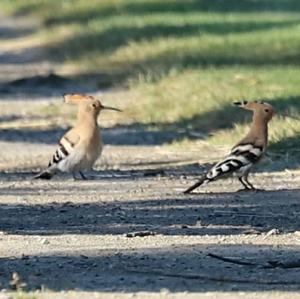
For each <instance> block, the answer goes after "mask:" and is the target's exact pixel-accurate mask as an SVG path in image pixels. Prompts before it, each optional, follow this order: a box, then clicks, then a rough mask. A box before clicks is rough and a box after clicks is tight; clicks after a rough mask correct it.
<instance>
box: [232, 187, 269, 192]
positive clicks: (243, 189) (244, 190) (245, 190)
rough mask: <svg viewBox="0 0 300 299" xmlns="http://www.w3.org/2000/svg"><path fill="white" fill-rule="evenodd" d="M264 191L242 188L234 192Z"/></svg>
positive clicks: (261, 190)
mask: <svg viewBox="0 0 300 299" xmlns="http://www.w3.org/2000/svg"><path fill="white" fill-rule="evenodd" d="M263 191H266V190H264V189H257V188H242V189H239V190H237V191H236V192H263Z"/></svg>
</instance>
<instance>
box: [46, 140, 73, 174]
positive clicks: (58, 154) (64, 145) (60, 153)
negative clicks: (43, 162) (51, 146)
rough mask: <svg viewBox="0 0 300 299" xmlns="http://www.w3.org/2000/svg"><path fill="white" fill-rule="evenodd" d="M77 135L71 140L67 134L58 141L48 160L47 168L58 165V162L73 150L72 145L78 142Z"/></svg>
mask: <svg viewBox="0 0 300 299" xmlns="http://www.w3.org/2000/svg"><path fill="white" fill-rule="evenodd" d="M73 139H74V138H73ZM78 139H79V137H78V138H77V140H76V142H74V141H73V142H72V141H71V138H68V136H67V135H65V136H63V137H62V138H61V140H60V142H59V146H58V149H57V150H56V151H55V154H54V155H53V156H52V159H51V160H50V161H49V164H48V168H51V167H53V166H56V165H58V164H59V163H60V162H62V161H64V160H65V159H66V158H67V157H68V156H69V155H70V154H71V153H72V151H73V150H74V146H75V145H76V143H77V142H78Z"/></svg>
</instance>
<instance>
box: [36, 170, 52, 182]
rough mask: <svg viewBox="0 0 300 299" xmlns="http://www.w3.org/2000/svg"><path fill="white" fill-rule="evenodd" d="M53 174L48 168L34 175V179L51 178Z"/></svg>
mask: <svg viewBox="0 0 300 299" xmlns="http://www.w3.org/2000/svg"><path fill="white" fill-rule="evenodd" d="M52 176H53V174H52V173H50V172H49V171H48V170H44V171H42V172H40V173H39V174H37V175H36V176H34V177H33V178H34V179H42V180H50V179H51V178H52Z"/></svg>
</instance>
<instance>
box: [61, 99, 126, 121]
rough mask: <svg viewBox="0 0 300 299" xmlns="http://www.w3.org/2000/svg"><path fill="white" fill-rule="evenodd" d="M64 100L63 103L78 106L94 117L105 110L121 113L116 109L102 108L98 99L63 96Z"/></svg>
mask: <svg viewBox="0 0 300 299" xmlns="http://www.w3.org/2000/svg"><path fill="white" fill-rule="evenodd" d="M64 100H65V103H68V104H74V105H78V106H79V108H80V109H82V110H84V111H86V112H88V113H91V114H93V115H94V116H95V117H97V116H98V115H99V113H100V111H101V110H105V109H107V110H115V111H119V112H120V111H121V110H120V109H117V108H113V107H108V106H104V105H102V104H101V102H100V100H99V99H96V98H95V97H93V96H90V95H85V94H65V95H64Z"/></svg>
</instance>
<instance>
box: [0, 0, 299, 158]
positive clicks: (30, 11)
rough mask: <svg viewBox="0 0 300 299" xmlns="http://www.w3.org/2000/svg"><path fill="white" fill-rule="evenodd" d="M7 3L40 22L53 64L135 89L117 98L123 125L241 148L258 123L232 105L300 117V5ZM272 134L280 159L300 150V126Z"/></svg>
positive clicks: (293, 0) (210, 0)
mask: <svg viewBox="0 0 300 299" xmlns="http://www.w3.org/2000/svg"><path fill="white" fill-rule="evenodd" d="M2 2H3V3H2V6H3V9H4V11H6V12H7V13H11V14H19V15H30V16H35V17H37V18H39V19H40V21H41V24H42V26H41V29H40V30H41V32H42V33H44V36H45V39H46V42H45V43H44V44H45V51H47V52H48V54H49V57H50V58H51V59H52V60H53V61H55V62H59V63H62V64H75V65H77V66H78V67H80V68H81V70H82V75H83V74H85V75H86V74H87V73H90V74H93V73H97V72H100V73H101V74H102V75H103V76H105V75H106V76H107V78H108V79H106V80H104V81H105V82H106V84H107V80H109V81H110V84H107V85H115V86H119V85H121V86H126V87H129V89H128V90H126V91H124V92H122V93H121V94H119V95H120V96H121V97H122V99H123V105H124V106H126V113H125V116H122V117H123V118H122V120H120V121H122V122H126V123H129V122H131V123H136V124H139V125H143V126H145V127H148V128H149V127H155V128H156V129H159V130H164V129H172V130H180V131H184V132H186V133H187V135H186V136H187V138H188V139H190V140H192V139H193V137H190V136H195V134H193V133H194V132H196V133H198V135H199V134H200V136H202V137H198V138H200V139H201V138H202V139H205V141H208V142H210V143H212V144H216V145H218V144H233V143H235V142H236V141H237V140H238V138H240V137H241V135H242V134H244V132H245V130H246V127H247V125H248V122H249V120H250V117H249V114H248V113H247V112H246V111H240V110H239V109H238V108H236V107H233V106H232V105H231V103H232V101H234V100H239V99H247V100H260V99H265V100H267V101H269V102H270V103H272V104H273V105H274V106H275V107H276V109H277V110H278V111H284V112H286V113H292V114H293V115H295V116H298V114H299V107H300V102H299V101H300V99H299V96H300V87H299V78H300V68H299V66H300V65H299V62H300V54H299V48H300V2H299V1H297V0H276V1H272V0H260V1H253V0H226V1H220V0H186V1H180V0H165V1H161V0H110V1H109V0H93V1H83V0H69V1H58V0H52V1H50V0H29V1H26V2H25V1H22V0H3V1H2ZM100 81H101V80H100ZM99 84H100V85H101V83H99ZM110 97H111V95H107V98H108V99H109V98H110ZM270 127H271V130H270V131H271V132H270V137H271V141H270V143H271V149H273V150H274V151H282V150H288V151H291V152H292V151H293V150H294V148H295V147H298V146H299V145H300V138H298V137H299V132H300V122H299V121H296V120H291V119H288V118H282V117H281V118H280V117H277V118H275V119H274V120H273V121H272V122H271V124H270ZM176 142H178V140H174V143H176ZM184 142H185V143H186V141H184Z"/></svg>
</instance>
